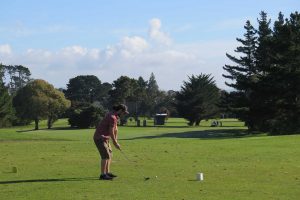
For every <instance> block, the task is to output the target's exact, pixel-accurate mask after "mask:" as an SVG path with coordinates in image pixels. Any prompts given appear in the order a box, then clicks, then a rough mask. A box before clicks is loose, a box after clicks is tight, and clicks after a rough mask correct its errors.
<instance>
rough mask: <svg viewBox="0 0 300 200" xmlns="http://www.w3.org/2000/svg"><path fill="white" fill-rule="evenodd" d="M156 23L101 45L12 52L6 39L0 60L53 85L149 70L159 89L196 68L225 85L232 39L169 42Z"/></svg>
mask: <svg viewBox="0 0 300 200" xmlns="http://www.w3.org/2000/svg"><path fill="white" fill-rule="evenodd" d="M161 28H162V25H161V22H160V20H159V19H152V20H151V21H150V32H149V37H148V38H143V37H140V36H131V37H128V36H125V37H123V38H122V39H121V40H120V41H119V42H118V43H116V44H113V45H110V46H107V47H106V48H102V49H101V48H92V49H91V48H86V47H83V46H81V45H73V46H68V47H64V48H62V49H60V50H57V51H49V50H44V49H28V50H27V51H25V52H24V53H21V54H13V53H12V50H11V47H10V46H9V45H8V44H5V45H0V55H1V60H0V62H3V64H13V65H15V64H22V65H24V66H26V67H29V69H30V71H31V73H32V76H33V78H42V79H45V80H47V81H48V82H50V83H51V84H54V85H55V86H56V87H66V84H67V83H68V81H69V79H70V78H73V77H75V76H77V75H87V74H93V75H96V76H97V77H98V78H99V79H100V80H101V81H102V82H110V83H112V82H113V81H114V80H116V79H117V78H119V77H120V76H121V75H126V76H129V77H132V78H138V77H139V76H142V77H143V78H144V79H148V78H149V76H150V74H151V72H153V73H154V74H155V77H156V80H157V82H158V84H159V86H160V88H161V89H164V90H169V89H173V90H179V89H180V86H181V85H182V82H183V81H184V80H187V78H188V77H187V76H191V75H192V74H195V75H197V74H200V73H209V74H212V75H213V76H214V77H215V79H216V82H217V84H218V86H219V87H221V88H224V87H225V86H224V83H223V82H224V80H223V78H222V73H224V71H223V70H222V66H223V65H224V64H225V63H228V60H227V59H226V57H225V53H226V52H227V51H230V50H233V49H234V46H235V44H236V43H235V41H207V42H201V43H194V44H175V43H171V38H170V37H169V36H167V34H165V33H164V32H162V31H161ZM229 53H231V52H229Z"/></svg>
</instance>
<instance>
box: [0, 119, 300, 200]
mask: <svg viewBox="0 0 300 200" xmlns="http://www.w3.org/2000/svg"><path fill="white" fill-rule="evenodd" d="M221 121H222V127H210V124H211V120H209V121H201V123H200V126H198V127H189V126H187V122H186V121H185V120H184V119H180V118H170V119H168V121H167V123H166V125H165V126H153V121H151V120H147V127H136V126H135V124H134V122H130V123H128V124H127V125H126V126H119V135H118V138H119V143H120V145H121V148H122V151H123V153H124V154H122V153H121V152H119V151H118V150H116V149H113V163H112V166H111V167H112V172H113V173H115V174H117V175H118V177H117V178H115V179H114V180H113V181H103V180H98V179H99V173H100V172H99V161H100V158H99V153H98V152H97V149H96V147H95V145H94V142H93V134H94V129H93V128H90V129H71V128H70V127H69V125H68V123H67V120H66V119H61V120H59V121H57V122H56V123H55V124H54V125H53V128H52V129H47V128H46V127H47V126H46V121H42V122H41V124H40V130H33V129H34V124H31V125H29V126H23V127H13V128H4V129H0V152H1V156H0V194H1V195H0V197H1V199H3V200H10V199H11V200H17V199H31V200H33V199H51V200H52V199H57V200H60V199H107V200H108V199H109V200H115V199H124V200H125V199H128V200H135V199H139V200H143V199H153V200H157V199H180V200H183V199H185V200H187V199H194V200H197V199H205V200H212V199H214V200H219V199H223V200H224V199H228V200H234V199H236V200H240V199H249V200H253V199H260V200H262V199H270V200H271V199H272V200H274V199H280V200H296V199H299V197H300V156H299V155H300V145H299V144H300V135H284V136H269V135H267V134H248V132H247V128H246V127H245V126H244V123H243V122H240V121H238V120H236V119H224V120H221ZM197 173H203V175H204V180H203V181H197V180H196V174H197ZM144 177H149V180H145V178H144Z"/></svg>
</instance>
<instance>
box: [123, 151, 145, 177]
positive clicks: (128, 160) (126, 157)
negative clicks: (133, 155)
mask: <svg viewBox="0 0 300 200" xmlns="http://www.w3.org/2000/svg"><path fill="white" fill-rule="evenodd" d="M120 151H121V153H122V154H123V156H124V157H125V158H126V160H127V161H128V162H130V163H133V161H132V160H130V159H129V158H128V157H127V155H126V154H125V153H124V152H123V151H122V150H120ZM135 169H136V170H137V171H138V172H139V174H140V175H142V176H143V177H144V179H146V178H147V177H145V176H144V175H143V173H142V172H141V171H140V170H138V169H137V168H135Z"/></svg>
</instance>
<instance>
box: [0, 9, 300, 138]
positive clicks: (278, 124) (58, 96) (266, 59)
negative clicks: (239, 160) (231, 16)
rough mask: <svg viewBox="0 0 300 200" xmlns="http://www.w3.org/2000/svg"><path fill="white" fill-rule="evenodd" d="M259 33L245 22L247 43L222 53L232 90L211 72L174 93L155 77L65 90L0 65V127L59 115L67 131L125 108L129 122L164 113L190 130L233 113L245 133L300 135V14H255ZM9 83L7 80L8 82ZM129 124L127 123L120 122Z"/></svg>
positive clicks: (76, 84)
mask: <svg viewBox="0 0 300 200" xmlns="http://www.w3.org/2000/svg"><path fill="white" fill-rule="evenodd" d="M257 20H258V28H254V27H253V25H252V24H251V22H250V21H249V20H248V21H246V24H245V26H244V29H245V33H244V38H237V41H238V42H239V43H240V46H238V47H237V48H236V49H235V52H236V55H230V54H226V56H227V57H228V58H229V60H230V61H231V62H232V63H233V64H228V65H225V66H223V69H224V70H225V73H224V74H223V76H224V77H225V78H226V79H227V80H228V81H226V82H225V83H226V84H227V85H228V86H229V87H231V88H232V89H233V90H232V91H231V92H228V91H224V90H221V89H219V88H218V87H217V86H216V83H215V81H214V78H213V77H212V76H211V75H210V74H199V75H191V76H190V77H188V80H186V81H184V82H183V84H182V86H181V89H180V90H179V91H173V90H169V91H163V90H160V89H159V86H158V84H157V82H156V79H155V76H154V74H153V73H151V75H150V77H149V79H148V80H145V79H144V78H143V77H139V78H138V79H134V78H130V77H127V76H120V77H119V78H118V79H117V80H115V81H113V82H112V83H107V82H104V83H102V82H101V80H99V79H98V77H96V76H94V75H80V76H76V77H74V78H71V79H70V80H69V82H68V84H67V86H66V88H65V89H61V88H60V89H55V88H54V87H53V86H52V85H51V84H49V83H47V82H46V81H43V80H32V79H31V78H30V75H31V74H30V71H29V69H28V68H26V67H23V66H21V65H18V66H5V65H2V64H1V65H0V127H4V126H9V125H18V124H24V123H29V122H31V121H35V124H36V129H38V122H39V120H41V119H47V120H48V128H51V126H52V124H53V123H54V122H55V120H57V119H58V118H60V117H66V118H69V123H70V125H71V126H72V127H82V128H84V127H91V126H95V125H96V124H97V122H98V121H99V120H100V119H101V118H102V117H103V116H104V114H105V112H107V111H108V110H110V108H111V107H112V105H113V104H115V103H124V104H126V105H127V106H128V108H129V112H130V117H132V118H134V119H135V120H138V118H139V117H141V116H143V117H153V116H154V114H155V113H167V114H168V115H169V116H173V117H183V118H185V119H187V120H188V124H189V125H190V126H193V125H196V126H198V125H200V122H201V120H203V119H209V118H219V117H220V115H221V114H222V116H234V117H237V118H239V119H240V120H242V121H244V122H245V124H246V125H247V126H248V128H249V130H250V131H259V132H270V133H272V134H286V133H297V132H298V133H299V131H300V125H299V124H300V117H299V114H300V103H299V98H300V97H299V95H300V16H299V13H298V12H295V13H291V15H290V17H289V18H284V16H283V14H282V13H279V15H278V19H277V20H276V21H275V22H274V25H273V28H271V27H270V25H271V21H270V19H268V17H267V14H266V13H265V12H261V13H260V17H259V19H257ZM5 80H6V82H5ZM121 123H126V119H121Z"/></svg>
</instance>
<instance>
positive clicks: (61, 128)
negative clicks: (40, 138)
mask: <svg viewBox="0 0 300 200" xmlns="http://www.w3.org/2000/svg"><path fill="white" fill-rule="evenodd" d="M80 129H81V128H74V127H65V126H64V127H53V128H51V129H48V128H40V129H38V130H35V129H29V130H18V131H16V132H18V133H25V132H34V131H45V130H46V131H57V130H62V131H64V130H80ZM82 129H94V128H82Z"/></svg>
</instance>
